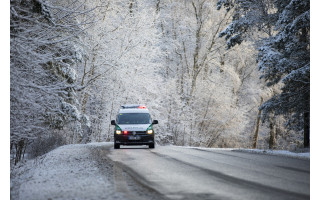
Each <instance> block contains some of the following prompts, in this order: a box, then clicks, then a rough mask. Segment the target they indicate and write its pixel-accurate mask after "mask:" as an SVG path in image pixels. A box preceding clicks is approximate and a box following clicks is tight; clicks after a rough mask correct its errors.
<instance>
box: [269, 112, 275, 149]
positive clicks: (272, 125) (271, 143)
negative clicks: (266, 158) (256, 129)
mask: <svg viewBox="0 0 320 200" xmlns="http://www.w3.org/2000/svg"><path fill="white" fill-rule="evenodd" d="M274 118H275V117H274V115H273V114H272V115H271V116H270V119H269V123H270V124H269V128H270V138H269V149H274V146H275V143H276V138H275V135H276V134H275V120H274Z"/></svg>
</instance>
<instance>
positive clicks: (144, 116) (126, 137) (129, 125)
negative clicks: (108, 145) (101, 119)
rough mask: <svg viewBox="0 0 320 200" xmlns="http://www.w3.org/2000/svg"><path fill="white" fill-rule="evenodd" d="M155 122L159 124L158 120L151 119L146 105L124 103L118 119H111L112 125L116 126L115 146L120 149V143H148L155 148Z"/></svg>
mask: <svg viewBox="0 0 320 200" xmlns="http://www.w3.org/2000/svg"><path fill="white" fill-rule="evenodd" d="M155 124H158V120H153V121H152V120H151V116H150V113H149V110H148V109H147V107H146V106H145V105H140V104H127V105H122V106H121V108H120V109H119V112H118V114H117V117H116V120H111V125H114V126H115V128H114V148H115V149H119V148H120V145H148V146H149V148H154V144H155V142H154V135H155V133H154V130H153V125H155Z"/></svg>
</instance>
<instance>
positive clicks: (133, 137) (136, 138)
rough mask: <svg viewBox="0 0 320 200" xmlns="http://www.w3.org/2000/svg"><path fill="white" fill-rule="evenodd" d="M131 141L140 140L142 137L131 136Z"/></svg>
mask: <svg viewBox="0 0 320 200" xmlns="http://www.w3.org/2000/svg"><path fill="white" fill-rule="evenodd" d="M128 139H129V140H140V136H129V137H128Z"/></svg>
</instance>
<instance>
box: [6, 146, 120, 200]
mask: <svg viewBox="0 0 320 200" xmlns="http://www.w3.org/2000/svg"><path fill="white" fill-rule="evenodd" d="M100 145H105V143H104V144H100ZM93 146H98V145H95V144H89V145H88V144H87V145H81V144H77V145H66V146H62V147H60V148H57V149H55V150H53V151H51V152H49V153H47V154H45V155H43V156H41V157H39V158H37V159H35V160H29V161H27V162H26V163H21V164H19V165H17V166H15V168H14V169H13V170H12V172H11V198H12V199H116V198H117V196H114V195H115V194H114V192H113V191H114V188H113V183H111V182H110V180H109V179H108V174H102V173H101V170H100V169H99V167H101V166H99V163H98V162H97V161H96V160H94V159H93V158H94V156H92V151H91V148H92V147H93ZM104 167H106V166H104ZM104 173H108V171H104ZM110 173H112V171H111V172H110ZM110 176H112V175H110ZM110 176H109V177H110Z"/></svg>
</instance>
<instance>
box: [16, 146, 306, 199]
mask: <svg viewBox="0 0 320 200" xmlns="http://www.w3.org/2000/svg"><path fill="white" fill-rule="evenodd" d="M309 163H310V162H309V160H303V159H294V158H286V157H279V156H270V155H259V154H251V153H243V152H236V151H231V150H217V149H199V148H183V147H176V146H163V147H161V146H156V148H155V149H148V148H146V147H144V146H141V147H128V148H123V146H122V147H121V149H117V150H114V149H113V144H112V143H91V144H86V145H66V146H62V147H59V148H57V149H55V150H53V151H51V152H49V153H48V154H46V155H43V156H41V157H39V158H37V159H36V160H30V161H28V162H26V163H24V164H20V165H18V166H16V167H15V170H13V172H12V174H11V199H52V200H54V199H97V200H98V199H108V200H109V199H110V200H111V199H118V200H148V199H153V200H165V199H187V200H188V199H190V200H191V199H192V200H194V199H199V200H201V199H221V200H224V199H226V200H229V199H230V200H231V199H246V200H247V199H254V200H256V199H259V200H261V199H262V200H263V199H272V200H276V199H281V200H282V199H309V195H310V194H309V188H310V182H309V180H310V170H309V168H310V164H309Z"/></svg>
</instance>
